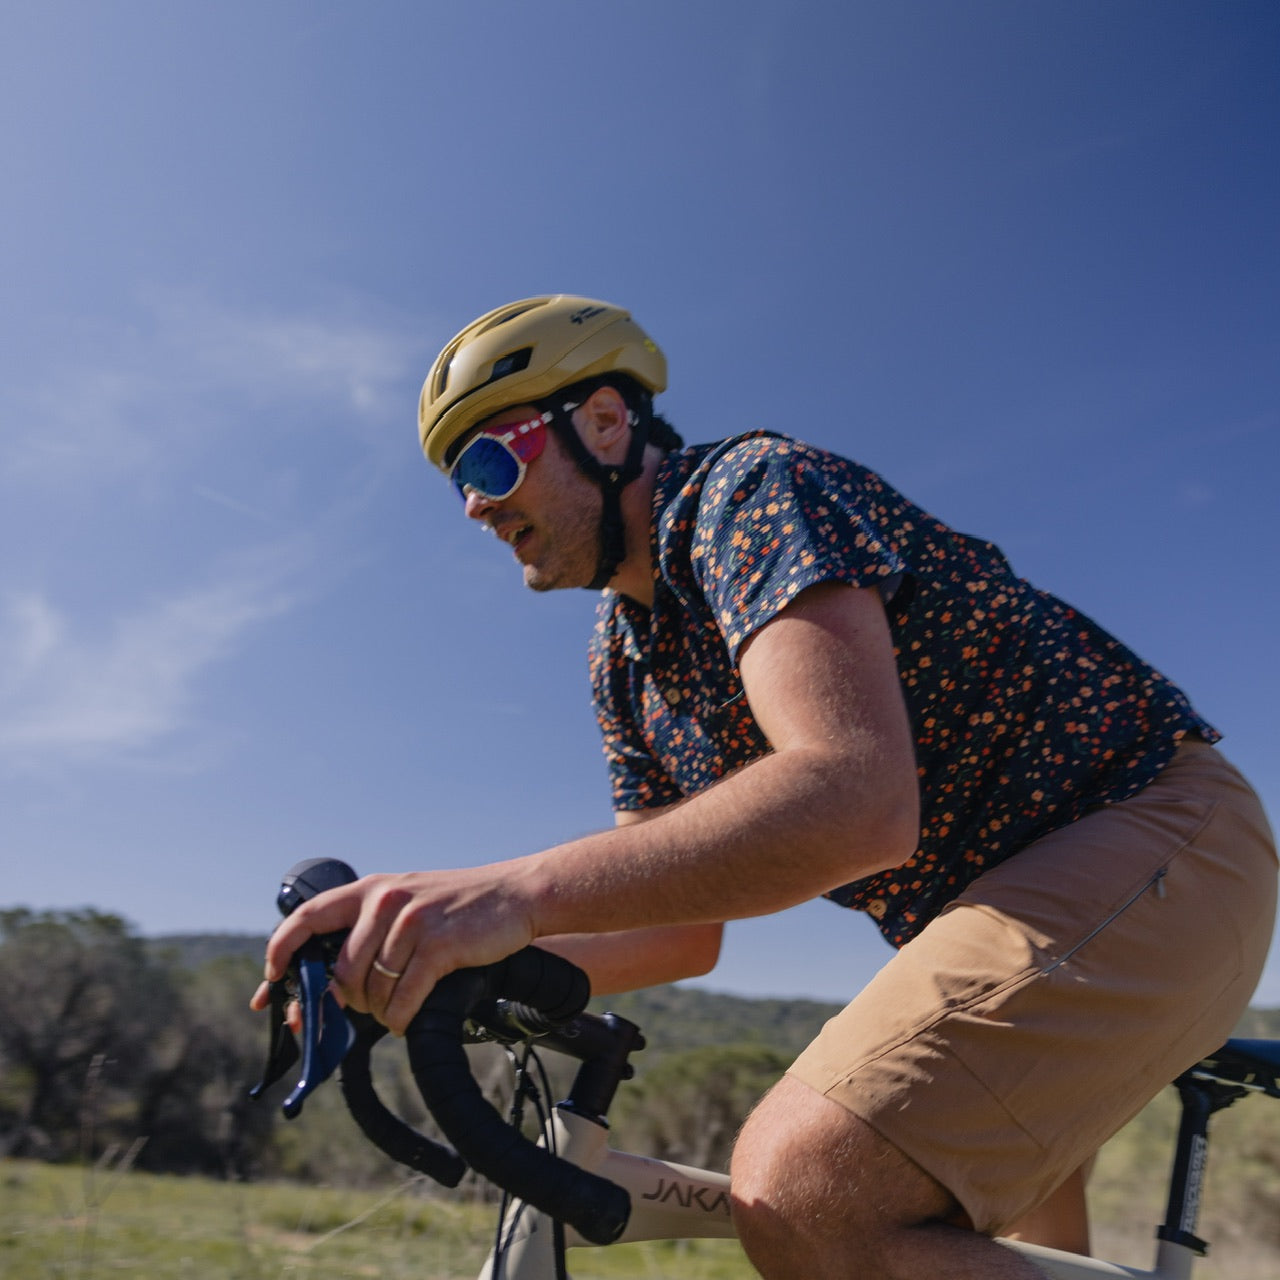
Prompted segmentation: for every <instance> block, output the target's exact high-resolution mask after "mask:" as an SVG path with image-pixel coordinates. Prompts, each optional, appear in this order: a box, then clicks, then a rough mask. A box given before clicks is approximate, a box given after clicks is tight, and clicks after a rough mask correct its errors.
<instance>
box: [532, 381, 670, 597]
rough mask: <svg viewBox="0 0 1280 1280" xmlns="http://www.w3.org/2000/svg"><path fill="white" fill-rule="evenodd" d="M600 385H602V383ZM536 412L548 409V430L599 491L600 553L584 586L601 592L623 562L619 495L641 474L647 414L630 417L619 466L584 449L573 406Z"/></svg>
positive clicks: (549, 404)
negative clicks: (623, 454) (549, 420)
mask: <svg viewBox="0 0 1280 1280" xmlns="http://www.w3.org/2000/svg"><path fill="white" fill-rule="evenodd" d="M600 385H602V386H603V385H605V384H604V383H603V382H602V383H601V384H600ZM537 407H538V408H539V409H544V410H545V409H550V411H551V415H552V417H551V427H552V430H554V431H555V433H556V435H557V436H558V437H559V439H560V440H561V441H563V443H564V445H565V447H566V448H567V449H568V450H569V456H570V457H571V458H572V459H573V460H574V462H575V463H576V464H577V466H578V469H579V470H580V471H581V472H582V473H583V474H584V475H586V476H588V477H589V478H590V479H592V480H594V481H595V483H596V484H597V485H598V486H599V488H600V494H601V497H602V499H603V503H602V505H601V508H600V533H599V551H598V555H597V559H596V574H595V577H594V578H592V579H591V581H590V582H589V583H588V584H587V590H588V591H603V590H604V588H605V587H607V586H608V585H609V583H610V581H611V580H612V578H613V575H614V574H615V573H617V572H618V567H619V566H620V565H621V564H622V562H623V560H624V559H626V555H627V535H626V526H625V524H624V522H623V518H622V491H623V489H625V488H626V487H627V485H629V484H630V483H631V482H632V481H633V480H634V479H635V478H636V477H637V476H638V475H639V474H640V472H641V470H642V469H643V466H644V446H645V444H646V442H647V440H648V438H649V430H648V427H649V424H648V420H647V419H648V415H647V413H643V414H636V413H634V412H633V413H632V414H631V440H630V442H629V443H628V445H627V456H626V458H624V459H623V462H622V464H621V466H616V465H612V464H610V463H604V462H601V461H600V459H599V458H597V457H596V456H595V454H594V453H592V452H591V450H590V449H588V448H587V446H586V444H585V443H584V442H583V439H582V437H581V436H580V435H579V434H578V429H577V428H576V427H575V426H574V425H573V416H572V415H573V410H574V409H576V408H577V407H578V405H577V404H576V403H573V402H570V403H568V404H563V403H559V402H558V401H557V400H555V399H552V400H547V401H543V402H542V403H540V404H538V406H537Z"/></svg>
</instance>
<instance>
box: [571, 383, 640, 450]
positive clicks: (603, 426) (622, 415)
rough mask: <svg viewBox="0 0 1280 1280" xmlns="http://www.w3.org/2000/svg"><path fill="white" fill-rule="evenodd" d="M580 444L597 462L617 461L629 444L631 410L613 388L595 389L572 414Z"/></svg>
mask: <svg viewBox="0 0 1280 1280" xmlns="http://www.w3.org/2000/svg"><path fill="white" fill-rule="evenodd" d="M573 416H574V425H575V426H577V428H578V434H579V435H580V436H581V437H582V441H583V443H584V444H585V445H586V446H587V448H588V449H590V450H591V452H592V453H593V454H595V456H596V457H597V458H599V459H600V461H601V462H621V461H622V460H623V459H624V458H625V457H626V456H627V445H628V444H629V443H630V441H631V410H630V409H628V408H627V402H626V401H625V400H624V399H623V398H622V396H621V395H620V394H619V393H618V392H617V391H616V390H615V389H614V388H613V387H608V386H605V387H597V388H596V390H595V391H593V392H592V393H591V394H590V395H589V396H588V397H587V398H586V400H584V401H583V402H582V404H580V405H579V406H578V408H577V409H576V410H575V411H574V415H573Z"/></svg>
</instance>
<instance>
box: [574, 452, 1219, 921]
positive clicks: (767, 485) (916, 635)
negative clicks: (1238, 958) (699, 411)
mask: <svg viewBox="0 0 1280 1280" xmlns="http://www.w3.org/2000/svg"><path fill="white" fill-rule="evenodd" d="M652 553H653V560H654V564H655V566H656V569H655V582H654V587H655V591H654V602H653V608H652V609H651V610H646V609H644V608H643V607H641V606H640V605H638V604H637V603H636V602H635V601H633V600H631V599H629V598H628V597H626V596H622V595H618V594H615V593H613V592H606V593H605V594H604V596H603V597H602V601H601V605H600V609H599V614H598V618H597V623H596V628H595V632H594V635H593V637H592V642H591V648H590V667H591V679H592V690H593V697H594V700H595V705H596V712H597V716H598V719H599V722H600V726H601V729H602V731H603V735H604V750H605V755H606V758H607V761H608V765H609V771H610V776H611V781H612V789H613V802H614V807H615V808H616V809H619V810H632V809H645V808H651V807H655V806H662V805H667V804H671V803H673V802H675V801H677V800H679V799H681V798H683V797H685V796H690V795H693V794H695V793H697V792H699V791H701V790H702V789H703V788H705V787H708V786H710V785H712V784H713V783H714V782H716V781H717V779H719V778H722V777H724V776H725V775H726V774H728V773H730V772H732V771H733V770H735V769H738V768H740V767H741V766H742V765H745V764H748V763H749V762H751V761H752V760H755V759H757V758H758V757H760V756H761V755H763V754H764V753H766V752H767V751H768V750H769V749H770V748H769V743H768V741H767V740H766V739H765V737H764V735H763V734H762V733H761V731H760V729H759V728H758V726H757V725H756V723H755V721H754V720H753V719H752V716H751V710H750V708H749V706H748V705H747V699H746V697H745V695H744V692H743V687H742V681H741V677H740V674H739V671H738V667H737V655H738V652H739V650H740V649H741V647H742V644H743V642H744V641H745V640H746V639H747V637H748V636H750V635H751V634H752V633H753V632H755V631H757V630H758V629H759V628H760V627H762V626H764V625H765V624H766V623H767V622H769V620H770V619H771V618H773V617H774V616H775V615H776V614H777V613H778V612H779V610H781V609H783V608H785V606H786V605H787V603H788V602H789V601H791V600H792V599H794V598H795V597H796V595H798V594H799V593H800V592H801V591H803V590H804V589H805V588H806V587H809V586H812V585H814V584H815V583H819V582H828V581H839V582H847V583H849V584H851V585H853V586H856V587H878V588H880V589H881V591H882V594H883V595H884V596H885V599H886V608H887V610H888V615H889V621H890V625H891V628H892V634H893V639H894V646H895V653H896V657H897V664H898V675H899V678H900V680H901V683H902V691H903V695H904V697H905V700H906V705H907V711H908V715H909V717H910V721H911V725H912V728H913V731H914V735H915V746H916V763H917V771H918V774H919V779H920V792H921V805H922V810H921V831H920V843H919V847H918V848H917V850H916V852H915V855H914V856H913V857H912V858H911V859H910V860H909V861H908V862H906V863H905V864H904V865H903V866H901V867H898V868H895V869H893V870H890V871H885V872H881V873H878V874H875V875H872V876H868V877H866V878H865V879H861V880H858V881H855V882H853V883H852V884H848V885H845V886H843V887H841V888H838V889H834V890H832V891H831V892H830V893H828V894H827V895H826V896H827V897H829V898H831V899H832V900H833V901H835V902H837V903H839V904H841V905H842V906H846V907H853V908H857V909H859V910H863V911H867V912H869V913H870V914H871V915H872V917H873V918H874V919H875V920H876V922H877V924H878V925H879V927H880V930H881V932H882V933H883V934H884V936H885V937H886V938H887V939H888V940H889V941H890V942H891V943H892V944H893V945H895V946H901V945H902V944H903V943H904V942H906V941H908V940H909V939H910V938H911V937H913V936H914V935H915V934H916V933H918V932H919V931H920V929H922V928H923V927H924V925H925V924H927V923H928V921H929V920H930V919H932V918H933V917H934V916H935V915H937V913H938V912H939V911H940V910H941V909H942V908H943V907H944V906H945V905H946V904H947V903H948V902H949V901H951V900H952V899H953V898H955V897H956V896H957V895H958V894H959V893H960V892H961V891H962V890H963V889H964V887H965V885H967V884H968V883H969V882H970V881H972V880H973V879H974V878H976V877H977V876H978V875H980V874H981V873H982V871H983V870H984V869H985V868H987V867H991V866H994V865H995V864H997V863H999V862H1002V861H1003V860H1004V859H1006V858H1008V857H1010V856H1011V855H1013V854H1015V853H1017V852H1018V850H1019V849H1022V848H1025V847H1026V846H1027V845H1028V844H1029V843H1031V842H1032V841H1033V840H1035V839H1037V838H1039V837H1040V836H1042V835H1045V834H1046V833H1048V832H1049V831H1052V830H1054V829H1055V828H1058V827H1061V826H1064V825H1066V824H1067V823H1070V822H1072V821H1074V820H1075V819H1077V818H1079V817H1081V816H1082V815H1083V814H1084V813H1085V812H1086V811H1087V810H1089V809H1090V808H1093V807H1095V806H1097V805H1102V804H1108V803H1114V802H1115V801H1118V800H1123V799H1125V798H1126V797H1128V796H1131V795H1133V794H1134V793H1135V792H1137V791H1139V790H1140V789H1141V788H1142V787H1144V786H1145V785H1146V784H1147V783H1148V782H1150V781H1151V779H1152V778H1153V777H1154V776H1155V775H1156V774H1157V773H1158V772H1159V771H1160V770H1161V769H1162V768H1163V767H1164V765H1165V764H1166V763H1167V762H1168V760H1169V759H1170V757H1171V756H1172V755H1173V753H1174V750H1175V748H1176V746H1177V743H1178V741H1179V740H1180V739H1181V738H1182V737H1183V736H1184V735H1185V734H1187V733H1188V732H1194V733H1198V734H1199V735H1201V736H1202V737H1203V738H1205V739H1206V740H1207V741H1210V742H1214V741H1217V739H1218V737H1219V735H1218V734H1217V732H1216V731H1215V730H1214V729H1212V728H1211V727H1210V726H1209V725H1208V724H1206V723H1205V722H1204V721H1203V720H1201V719H1200V717H1199V716H1197V715H1196V713H1195V712H1194V711H1193V710H1192V708H1191V706H1190V705H1189V704H1188V702H1187V700H1186V698H1185V697H1184V696H1183V695H1182V693H1181V692H1179V690H1178V689H1176V688H1175V687H1174V686H1173V685H1171V684H1170V683H1169V682H1168V681H1167V680H1165V679H1164V678H1163V677H1162V676H1160V675H1159V674H1158V673H1157V672H1155V671H1153V670H1152V669H1151V668H1150V667H1149V666H1147V665H1146V664H1145V663H1144V662H1142V661H1141V659H1139V658H1138V657H1137V656H1136V655H1135V654H1133V653H1132V652H1131V651H1130V650H1129V649H1127V648H1125V646H1124V645H1122V644H1120V643H1119V642H1118V641H1117V640H1115V639H1114V638H1113V637H1112V636H1110V635H1108V634H1107V633H1106V632H1105V631H1103V630H1102V629H1101V628H1099V627H1098V626H1097V625H1096V624H1095V623H1094V622H1092V621H1091V620H1090V619H1089V618H1087V617H1085V616H1084V615H1083V614H1081V613H1079V612H1077V611H1076V610H1075V609H1073V608H1072V607H1071V606H1070V605H1068V604H1066V603H1064V602H1063V601H1061V600H1059V599H1057V598H1056V597H1054V596H1051V595H1048V594H1047V593H1045V592H1043V591H1039V590H1037V589H1036V588H1035V587H1033V586H1031V585H1030V584H1029V583H1027V582H1024V581H1023V580H1022V579H1020V578H1018V577H1016V576H1015V575H1014V573H1013V571H1012V569H1011V568H1010V566H1009V564H1008V562H1007V561H1006V560H1005V558H1004V557H1003V555H1001V553H1000V551H999V550H998V548H996V547H995V546H993V545H992V544H991V543H989V542H983V541H980V540H978V539H975V538H971V537H969V536H967V535H965V534H962V533H957V532H956V531H955V530H953V529H950V528H948V527H947V526H946V525H944V524H942V523H941V522H940V521H938V520H936V519H934V518H933V517H932V516H930V515H928V514H926V513H925V512H924V511H922V510H920V509H919V508H918V507H916V506H913V505H912V504H911V503H910V502H908V501H907V500H906V499H905V498H904V497H903V496H902V495H901V494H899V493H897V492H895V490H893V489H892V488H890V487H889V485H888V484H886V483H885V481H884V480H882V479H881V478H880V477H879V476H878V475H876V474H875V473H874V472H871V471H869V470H867V469H866V468H865V467H862V466H859V465H858V464H857V463H855V462H851V461H849V460H847V459H845V458H841V457H837V456H835V455H833V454H830V453H826V452H823V451H822V450H819V449H815V448H812V447H810V446H808V445H805V444H802V443H800V442H798V441H795V440H791V439H788V438H787V437H784V436H778V435H774V434H771V433H766V432H759V433H754V434H751V435H746V436H739V437H736V438H733V439H730V440H725V441H721V442H719V443H716V444H712V445H701V446H697V447H694V448H691V449H686V450H683V451H680V452H677V453H671V454H668V455H667V457H666V458H665V459H664V460H663V462H662V464H661V468H660V470H659V473H658V477H657V485H656V489H655V492H654V499H653V525H652Z"/></svg>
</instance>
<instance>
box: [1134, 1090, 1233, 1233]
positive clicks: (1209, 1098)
mask: <svg viewBox="0 0 1280 1280" xmlns="http://www.w3.org/2000/svg"><path fill="white" fill-rule="evenodd" d="M1173 1083H1174V1085H1175V1087H1176V1088H1177V1090H1178V1096H1179V1097H1180V1098H1181V1100H1182V1117H1181V1120H1180V1121H1179V1124H1178V1143H1177V1147H1176V1148H1175V1150H1174V1155H1173V1173H1172V1175H1171V1176H1170V1179H1169V1203H1168V1206H1167V1208H1166V1209H1165V1219H1164V1223H1163V1225H1162V1226H1160V1227H1159V1228H1158V1229H1157V1231H1156V1236H1157V1238H1158V1239H1160V1240H1164V1241H1167V1242H1169V1243H1170V1244H1180V1245H1183V1246H1184V1247H1185V1248H1188V1249H1191V1250H1192V1251H1193V1252H1195V1253H1197V1254H1199V1255H1200V1256H1201V1257H1203V1256H1204V1254H1205V1253H1206V1252H1207V1251H1208V1248H1209V1246H1208V1244H1207V1243H1206V1242H1205V1241H1204V1240H1201V1239H1200V1238H1199V1237H1198V1236H1197V1235H1196V1234H1195V1229H1196V1223H1197V1221H1198V1220H1199V1217H1200V1193H1201V1190H1202V1188H1203V1186H1204V1176H1205V1165H1206V1162H1207V1160H1208V1155H1209V1117H1210V1116H1212V1115H1213V1114H1214V1112H1216V1111H1221V1110H1223V1109H1224V1108H1225V1107H1229V1106H1230V1105H1231V1104H1232V1103H1233V1102H1235V1101H1236V1099H1237V1098H1242V1097H1244V1095H1245V1094H1246V1093H1247V1092H1248V1091H1247V1090H1246V1089H1244V1088H1242V1087H1241V1086H1240V1085H1236V1084H1227V1083H1225V1082H1224V1081H1221V1080H1209V1079H1205V1078H1204V1077H1203V1076H1197V1075H1196V1074H1195V1072H1194V1071H1188V1072H1184V1073H1183V1074H1182V1075H1180V1076H1179V1077H1178V1078H1177V1079H1176V1080H1175V1081H1174V1082H1173Z"/></svg>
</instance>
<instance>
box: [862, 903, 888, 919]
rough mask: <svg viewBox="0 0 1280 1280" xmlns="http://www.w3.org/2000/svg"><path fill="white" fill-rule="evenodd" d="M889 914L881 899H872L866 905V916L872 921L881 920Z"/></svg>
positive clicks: (886, 904)
mask: <svg viewBox="0 0 1280 1280" xmlns="http://www.w3.org/2000/svg"><path fill="white" fill-rule="evenodd" d="M888 912H889V905H888V903H886V902H885V900H884V899H883V898H872V899H871V901H870V902H868V903H867V915H869V916H870V917H871V918H872V919H873V920H883V919H884V918H885V916H886V915H887V914H888Z"/></svg>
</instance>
